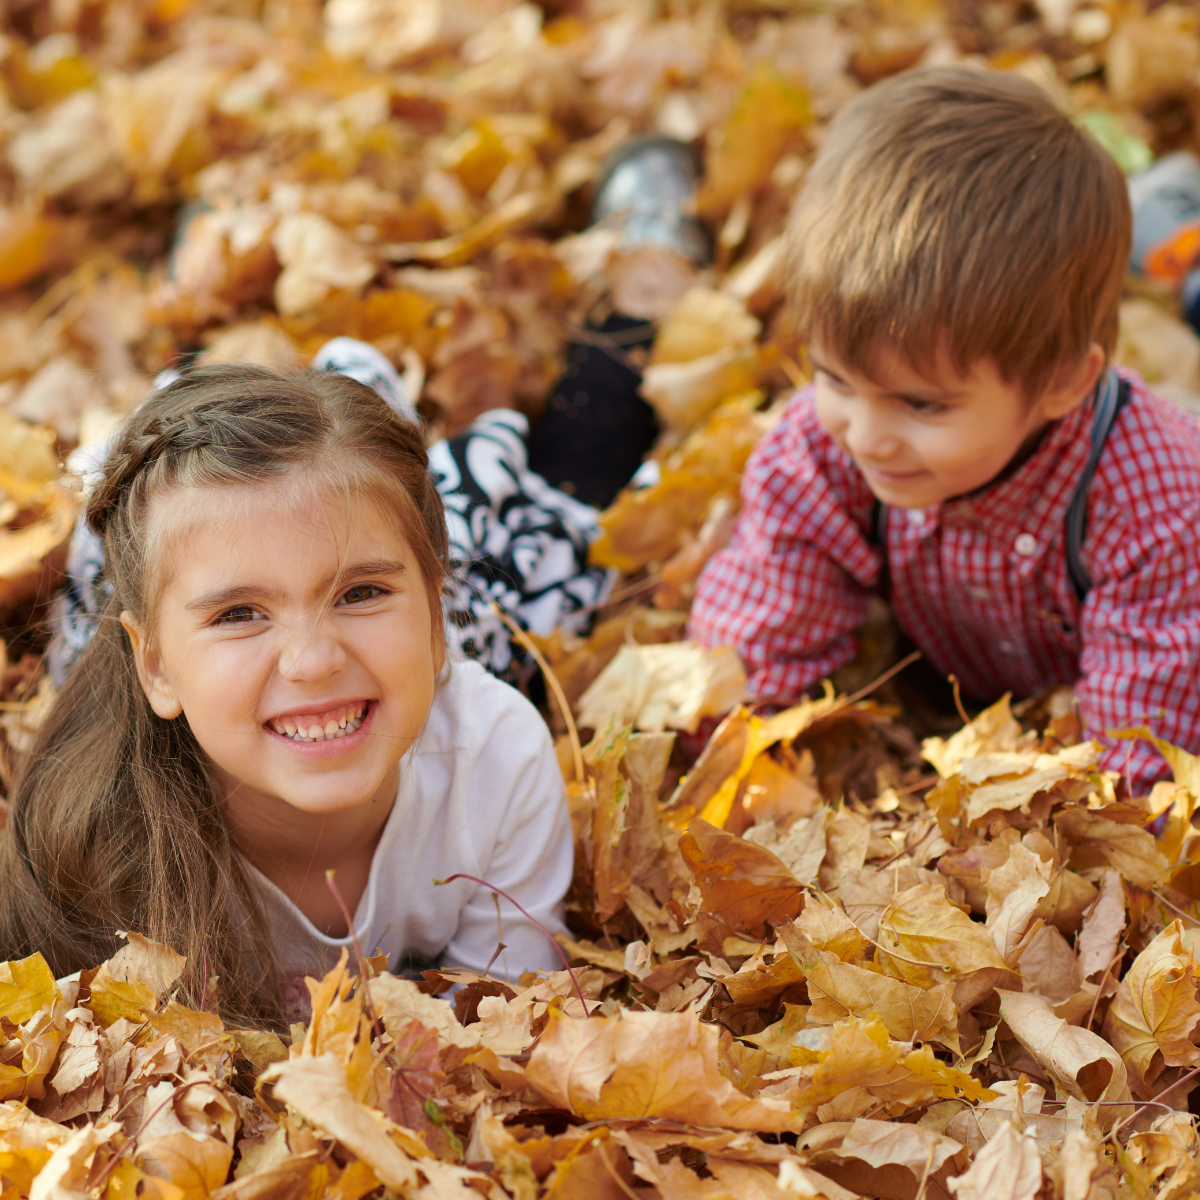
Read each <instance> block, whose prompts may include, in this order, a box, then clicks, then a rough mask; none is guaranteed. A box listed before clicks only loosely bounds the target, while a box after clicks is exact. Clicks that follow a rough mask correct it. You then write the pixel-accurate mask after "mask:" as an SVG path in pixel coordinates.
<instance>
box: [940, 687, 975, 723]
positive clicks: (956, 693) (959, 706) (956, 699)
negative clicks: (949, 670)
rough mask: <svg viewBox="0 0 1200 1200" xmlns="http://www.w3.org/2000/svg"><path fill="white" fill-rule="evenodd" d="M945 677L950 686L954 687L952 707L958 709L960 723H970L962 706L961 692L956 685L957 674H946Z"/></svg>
mask: <svg viewBox="0 0 1200 1200" xmlns="http://www.w3.org/2000/svg"><path fill="white" fill-rule="evenodd" d="M946 678H947V679H949V680H950V686H951V687H952V688H953V689H954V707H955V708H957V709H958V715H959V716H960V717H961V718H962V723H963V724H964V725H970V723H971V718H970V717H968V716H967V710H966V709H965V708H963V702H962V692H961V691H960V690H959V686H958V676H957V675H947V676H946Z"/></svg>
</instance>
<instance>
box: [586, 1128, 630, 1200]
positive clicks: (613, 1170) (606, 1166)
mask: <svg viewBox="0 0 1200 1200" xmlns="http://www.w3.org/2000/svg"><path fill="white" fill-rule="evenodd" d="M595 1145H596V1149H597V1150H598V1151H599V1153H600V1161H601V1162H602V1163H603V1164H604V1169H605V1170H606V1171H607V1172H608V1173H609V1175H611V1176H612V1181H613V1183H615V1184H616V1185H617V1187H619V1188H620V1189H621V1191H623V1192H624V1193H625V1195H627V1196H628V1197H629V1200H638V1195H637V1193H636V1192H635V1191H632V1190H631V1189H630V1187H629V1184H627V1183H626V1182H625V1180H623V1179H622V1178H621V1177H620V1176H619V1175H618V1174H617V1171H616V1168H615V1167H614V1166H613V1165H612V1163H610V1162H609V1161H608V1155H607V1154H605V1153H604V1145H603V1143H601V1142H596V1143H595Z"/></svg>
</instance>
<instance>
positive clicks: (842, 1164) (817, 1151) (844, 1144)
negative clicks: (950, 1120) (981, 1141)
mask: <svg viewBox="0 0 1200 1200" xmlns="http://www.w3.org/2000/svg"><path fill="white" fill-rule="evenodd" d="M797 1148H799V1149H803V1151H804V1155H805V1157H806V1158H807V1159H808V1161H809V1163H810V1164H811V1165H813V1166H815V1167H816V1168H817V1169H818V1170H819V1171H821V1172H822V1173H823V1174H825V1175H827V1176H829V1177H830V1178H832V1179H833V1180H835V1181H836V1182H837V1183H838V1184H840V1185H842V1186H844V1187H846V1188H850V1189H852V1190H853V1191H854V1192H856V1193H858V1192H861V1193H863V1194H866V1195H879V1196H893V1197H897V1198H903V1200H916V1197H917V1195H918V1194H919V1193H920V1191H921V1189H922V1186H924V1189H925V1194H926V1195H936V1194H937V1192H938V1191H939V1190H941V1191H942V1192H943V1193H944V1191H945V1187H946V1183H947V1182H948V1180H949V1178H951V1177H953V1176H954V1175H957V1174H958V1173H959V1172H961V1171H962V1169H963V1168H964V1167H965V1166H966V1162H967V1154H966V1152H965V1150H964V1149H963V1147H962V1146H961V1145H960V1144H959V1143H958V1142H956V1141H954V1140H953V1139H952V1138H948V1137H945V1136H943V1135H942V1134H939V1133H937V1132H935V1131H934V1130H932V1129H928V1128H926V1127H925V1126H923V1125H907V1124H898V1123H895V1122H892V1121H871V1120H866V1119H864V1118H862V1117H860V1118H858V1119H857V1120H855V1121H830V1122H827V1123H825V1124H823V1125H818V1126H817V1127H816V1128H815V1129H812V1130H809V1131H808V1132H807V1133H806V1134H804V1136H803V1137H802V1138H801V1140H800V1142H798V1143H797Z"/></svg>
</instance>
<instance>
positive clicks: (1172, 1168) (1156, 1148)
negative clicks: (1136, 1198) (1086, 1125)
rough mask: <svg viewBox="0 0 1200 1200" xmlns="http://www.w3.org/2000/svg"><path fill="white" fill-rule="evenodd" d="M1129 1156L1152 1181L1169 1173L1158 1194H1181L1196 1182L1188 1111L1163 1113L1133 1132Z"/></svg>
mask: <svg viewBox="0 0 1200 1200" xmlns="http://www.w3.org/2000/svg"><path fill="white" fill-rule="evenodd" d="M1128 1149H1129V1157H1130V1158H1131V1159H1132V1160H1133V1161H1134V1162H1135V1163H1137V1164H1139V1165H1140V1166H1142V1167H1144V1168H1145V1169H1146V1171H1147V1172H1148V1173H1149V1176H1150V1178H1151V1179H1152V1180H1157V1179H1159V1178H1161V1177H1162V1176H1164V1175H1166V1174H1167V1172H1171V1178H1170V1180H1169V1182H1168V1183H1167V1186H1166V1187H1164V1189H1163V1191H1162V1192H1161V1193H1160V1194H1161V1195H1164V1196H1165V1195H1184V1194H1186V1191H1185V1189H1187V1188H1188V1187H1191V1188H1194V1187H1195V1186H1196V1182H1197V1179H1196V1177H1197V1174H1200V1171H1198V1167H1197V1145H1196V1124H1195V1121H1194V1120H1193V1119H1192V1117H1191V1114H1190V1113H1179V1112H1173V1113H1163V1114H1162V1115H1161V1116H1159V1117H1156V1118H1155V1120H1154V1121H1153V1122H1152V1123H1151V1126H1150V1128H1149V1129H1144V1130H1140V1131H1139V1132H1138V1133H1135V1134H1133V1136H1132V1137H1130V1139H1129V1143H1128Z"/></svg>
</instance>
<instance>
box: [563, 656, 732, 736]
mask: <svg viewBox="0 0 1200 1200" xmlns="http://www.w3.org/2000/svg"><path fill="white" fill-rule="evenodd" d="M745 695H746V672H745V671H744V670H743V669H742V664H741V662H740V660H739V659H738V656H737V654H736V652H735V651H734V650H732V649H731V648H730V647H728V646H726V647H723V648H719V649H713V650H706V649H704V648H703V647H701V646H697V645H695V644H694V643H692V642H674V643H670V644H668V645H665V646H622V647H621V649H620V650H619V651H618V652H617V656H616V657H615V658H614V659H613V660H612V662H610V663H609V664H608V666H607V667H605V668H604V670H603V671H601V672H600V674H599V676H597V678H596V679H595V680H593V682H592V683H591V684H590V686H589V687H588V689H587V691H586V692H584V693H583V695H582V696H581V697H580V698H579V723H580V724H581V725H583V726H585V727H587V728H590V729H597V730H598V729H602V728H604V726H605V725H606V724H608V722H609V721H612V720H615V721H616V722H617V723H618V724H621V725H632V726H633V727H634V728H636V729H639V730H642V731H644V732H648V733H661V732H662V731H663V730H664V729H683V730H686V731H687V732H688V733H692V732H694V731H695V728H696V726H697V725H698V724H699V723H700V720H701V718H702V717H707V716H721V715H723V714H725V713H727V712H729V710H730V709H731V708H735V707H736V706H737V705H739V704H741V702H742V701H743V699H745Z"/></svg>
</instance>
